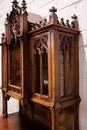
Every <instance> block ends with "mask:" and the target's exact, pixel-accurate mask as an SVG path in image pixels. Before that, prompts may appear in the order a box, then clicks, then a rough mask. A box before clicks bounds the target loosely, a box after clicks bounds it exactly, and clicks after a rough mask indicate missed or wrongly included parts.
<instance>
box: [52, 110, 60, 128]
mask: <svg viewBox="0 0 87 130" xmlns="http://www.w3.org/2000/svg"><path fill="white" fill-rule="evenodd" d="M50 111H51V130H59V121H58V119H59V110H54V109H53V108H52V109H50Z"/></svg>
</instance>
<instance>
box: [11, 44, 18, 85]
mask: <svg viewBox="0 0 87 130" xmlns="http://www.w3.org/2000/svg"><path fill="white" fill-rule="evenodd" d="M10 62H11V83H12V84H13V85H16V86H20V45H19V43H12V45H11V61H10Z"/></svg>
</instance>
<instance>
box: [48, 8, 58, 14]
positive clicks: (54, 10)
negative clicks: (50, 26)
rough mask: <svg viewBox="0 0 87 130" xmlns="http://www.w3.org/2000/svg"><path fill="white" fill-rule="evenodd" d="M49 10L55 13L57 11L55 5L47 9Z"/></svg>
mask: <svg viewBox="0 0 87 130" xmlns="http://www.w3.org/2000/svg"><path fill="white" fill-rule="evenodd" d="M49 12H52V13H55V12H57V9H56V8H55V7H52V9H49Z"/></svg>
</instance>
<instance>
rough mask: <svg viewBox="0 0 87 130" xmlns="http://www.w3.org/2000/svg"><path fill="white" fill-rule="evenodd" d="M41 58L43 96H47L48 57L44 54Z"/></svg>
mask: <svg viewBox="0 0 87 130" xmlns="http://www.w3.org/2000/svg"><path fill="white" fill-rule="evenodd" d="M42 58H43V59H42V62H43V63H42V66H43V67H42V69H43V70H42V73H43V95H48V55H47V53H46V52H44V53H43V54H42Z"/></svg>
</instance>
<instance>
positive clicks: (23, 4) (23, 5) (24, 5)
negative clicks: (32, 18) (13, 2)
mask: <svg viewBox="0 0 87 130" xmlns="http://www.w3.org/2000/svg"><path fill="white" fill-rule="evenodd" d="M21 5H22V8H24V9H26V8H27V7H26V1H25V0H23V1H22V4H21Z"/></svg>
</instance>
